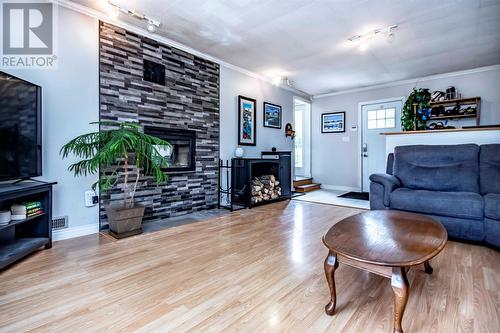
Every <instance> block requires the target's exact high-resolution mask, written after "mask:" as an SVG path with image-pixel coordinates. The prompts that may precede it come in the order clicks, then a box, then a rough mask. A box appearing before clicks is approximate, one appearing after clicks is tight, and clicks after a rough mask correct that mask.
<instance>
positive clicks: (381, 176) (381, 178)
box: [370, 173, 401, 206]
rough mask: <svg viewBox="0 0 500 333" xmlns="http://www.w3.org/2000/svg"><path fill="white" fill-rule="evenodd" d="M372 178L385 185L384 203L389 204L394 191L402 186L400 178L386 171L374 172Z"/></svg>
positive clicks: (373, 180) (375, 181)
mask: <svg viewBox="0 0 500 333" xmlns="http://www.w3.org/2000/svg"><path fill="white" fill-rule="evenodd" d="M370 180H371V181H372V182H374V183H377V184H380V185H382V186H383V187H384V205H385V206H389V204H390V200H389V199H390V194H391V193H392V191H394V190H395V189H397V188H398V187H400V186H401V182H400V181H399V179H397V178H396V177H394V176H392V175H387V174H385V173H374V174H373V175H370Z"/></svg>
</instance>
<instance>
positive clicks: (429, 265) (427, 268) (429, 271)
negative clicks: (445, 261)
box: [424, 260, 433, 274]
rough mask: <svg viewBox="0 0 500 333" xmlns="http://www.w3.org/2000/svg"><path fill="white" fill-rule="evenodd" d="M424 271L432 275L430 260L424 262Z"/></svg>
mask: <svg viewBox="0 0 500 333" xmlns="http://www.w3.org/2000/svg"><path fill="white" fill-rule="evenodd" d="M424 269H425V272H426V273H427V274H432V271H433V269H432V267H431V264H430V263H429V260H427V261H426V262H424Z"/></svg>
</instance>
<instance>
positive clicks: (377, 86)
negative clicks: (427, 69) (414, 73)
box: [312, 64, 500, 99]
mask: <svg viewBox="0 0 500 333" xmlns="http://www.w3.org/2000/svg"><path fill="white" fill-rule="evenodd" d="M499 69H500V64H498V65H491V66H484V67H477V68H472V69H466V70H462V71H456V72H450V73H443V74H435V75H429V76H422V77H417V78H413V79H407V80H400V81H394V82H388V83H381V84H375V85H371V86H367V87H361V88H354V89H346V90H339V91H333V92H330V93H324V94H317V95H313V96H312V98H313V99H317V98H324V97H329V96H337V95H344V94H351V93H356V92H361V91H368V90H373V89H380V88H388V87H394V86H400V85H403V84H410V83H414V84H417V83H420V82H422V81H431V80H439V79H445V78H449V77H455V76H460V75H467V74H475V73H481V72H488V71H494V70H499Z"/></svg>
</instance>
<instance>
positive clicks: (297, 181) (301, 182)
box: [293, 177, 313, 187]
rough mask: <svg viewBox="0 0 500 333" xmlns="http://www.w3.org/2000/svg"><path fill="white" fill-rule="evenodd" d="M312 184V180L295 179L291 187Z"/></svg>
mask: <svg viewBox="0 0 500 333" xmlns="http://www.w3.org/2000/svg"><path fill="white" fill-rule="evenodd" d="M312 182H313V179H312V178H305V177H296V178H295V179H294V181H293V187H297V186H301V185H307V184H312Z"/></svg>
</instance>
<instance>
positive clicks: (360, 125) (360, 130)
mask: <svg viewBox="0 0 500 333" xmlns="http://www.w3.org/2000/svg"><path fill="white" fill-rule="evenodd" d="M405 100H406V97H405V96H400V97H394V98H384V99H377V100H374V101H366V102H359V103H358V143H359V144H358V161H357V166H358V175H359V177H360V178H359V184H360V187H361V191H363V157H362V155H363V128H364V124H363V112H362V109H363V106H365V105H373V104H381V103H389V102H399V101H401V113H402V112H403V106H404V103H405Z"/></svg>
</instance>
